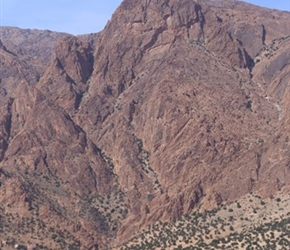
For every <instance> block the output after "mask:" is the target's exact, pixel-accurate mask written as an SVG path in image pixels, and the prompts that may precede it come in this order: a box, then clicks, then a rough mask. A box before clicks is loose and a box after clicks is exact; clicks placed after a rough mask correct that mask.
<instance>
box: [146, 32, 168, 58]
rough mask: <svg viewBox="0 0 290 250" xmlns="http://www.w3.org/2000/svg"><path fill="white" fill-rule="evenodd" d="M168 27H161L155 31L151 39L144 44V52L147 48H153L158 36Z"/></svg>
mask: <svg viewBox="0 0 290 250" xmlns="http://www.w3.org/2000/svg"><path fill="white" fill-rule="evenodd" d="M165 30H166V28H165V27H159V28H158V29H157V30H156V31H155V33H154V34H153V36H152V38H151V40H150V41H149V42H148V43H147V44H145V45H144V47H143V49H142V52H143V53H144V52H145V51H146V50H147V49H149V48H151V47H152V46H153V45H154V44H155V43H156V41H157V39H158V37H159V36H160V35H161V34H162V33H163V31H165Z"/></svg>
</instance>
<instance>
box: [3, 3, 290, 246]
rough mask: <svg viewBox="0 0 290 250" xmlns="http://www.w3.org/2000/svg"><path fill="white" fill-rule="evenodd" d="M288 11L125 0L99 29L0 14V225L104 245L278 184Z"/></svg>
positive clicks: (15, 232)
mask: <svg viewBox="0 0 290 250" xmlns="http://www.w3.org/2000/svg"><path fill="white" fill-rule="evenodd" d="M289 19H290V13H289V12H282V11H276V10H269V9H264V8H260V7H257V6H254V5H250V4H246V3H243V2H240V1H234V0H228V1H211V0H199V1H193V0H184V1H181V0H162V1H157V0H149V1H147V0H134V1H132V0H124V1H123V2H122V3H121V5H120V7H119V8H118V9H117V10H116V12H115V13H114V14H113V16H112V19H111V20H110V22H108V24H107V25H106V27H105V28H104V30H103V31H101V32H100V33H98V34H91V35H85V36H79V37H74V36H72V35H68V34H61V33H55V32H50V31H37V30H21V29H18V28H11V27H1V37H2V41H1V42H0V63H1V65H0V78H1V79H0V104H1V105H0V185H1V186H0V194H1V195H0V222H1V223H2V224H1V225H0V230H1V239H2V238H3V240H6V242H8V243H9V244H10V245H12V244H13V243H14V242H20V243H22V244H32V245H37V246H38V248H39V249H112V248H113V247H115V246H122V244H123V243H126V242H127V243H128V242H130V239H132V237H133V236H134V235H139V233H138V232H139V231H141V230H145V229H146V228H147V226H150V225H152V227H154V225H159V224H160V225H162V226H163V225H164V223H173V222H172V221H176V220H177V221H179V219H180V218H186V217H184V216H189V217H188V218H189V219H188V221H190V219H194V220H201V219H199V217H200V218H203V216H206V213H205V215H203V214H201V212H200V211H217V210H215V209H220V210H222V209H223V208H222V207H221V205H223V204H224V206H229V209H230V208H231V206H233V205H225V204H233V203H231V202H233V201H238V200H239V199H244V198H242V197H246V195H247V194H249V193H250V192H253V193H255V194H256V196H259V197H261V199H267V198H269V197H270V196H271V195H274V196H275V195H277V192H278V191H279V192H281V194H286V193H287V192H288V191H289V188H290V185H289V184H290V183H289V181H288V180H289V177H290V168H289V164H290V158H289V155H290V148H289V145H288V144H289V136H288V135H289V132H290V126H289V124H290V123H289V119H290V116H289V112H287V111H288V110H289V94H290V92H289V87H288V83H289V79H290V55H289V53H290V52H289V51H290V50H289V48H290V31H289ZM275 197H276V196H275ZM279 197H280V196H279ZM277 199H278V198H277ZM285 199H286V200H287V198H285ZM271 204H272V203H271ZM283 204H286V203H283ZM287 204H288V203H287ZM271 206H272V205H271ZM271 206H270V207H271ZM283 208H285V209H286V205H285V206H284V207H283ZM197 209H200V210H197ZM231 209H233V208H231ZM259 211H260V209H259V210H258V211H257V214H260V212H259ZM263 211H264V210H263ZM278 211H280V210H278ZM281 211H282V210H281ZM281 211H280V212H281ZM278 213H279V212H278ZM261 214H262V215H261V216H263V213H261ZM235 215H236V216H235V218H234V219H231V220H232V221H233V220H238V219H240V218H241V217H244V215H243V214H239V213H236V214H235ZM220 216H224V217H223V218H224V219H223V220H230V218H229V216H233V215H231V214H230V213H229V214H228V213H227V214H226V215H220ZM226 216H228V217H227V218H226ZM281 216H284V217H283V218H282V217H281V218H280V221H278V222H277V223H282V224H283V225H285V223H286V224H287V223H288V220H286V222H284V221H283V219H284V218H286V219H287V213H284V212H283V213H282V212H281ZM259 218H260V217H259ZM270 222H272V221H271V220H270V219H269V220H268V219H267V220H266V222H264V224H263V223H260V224H259V226H263V225H266V223H270ZM156 223H157V224H156ZM158 223H159V224H158ZM227 223H228V222H227ZM237 223H238V224H239V225H238V226H236V224H235V223H233V225H232V226H233V228H234V230H235V228H241V224H242V223H240V222H237ZM257 223H259V221H258V222H257ZM273 223H274V222H273ZM221 224H222V223H221ZM246 224H247V225H246V226H247V228H246V231H245V232H246V233H249V234H250V233H251V232H252V231H251V230H256V229H257V227H255V225H250V226H252V228H251V227H250V226H249V224H251V223H246ZM252 224H255V220H254V219H253V223H252ZM220 226H222V225H220ZM175 227H178V226H176V225H175ZM188 227H190V226H188ZM200 227H202V225H201V226H200ZM200 227H199V228H200ZM165 228H166V227H165ZM164 230H165V229H164ZM166 230H167V228H166ZM168 230H169V231H170V230H171V229H168ZM172 230H173V229H172ZM174 230H175V229H174ZM174 230H173V231H174ZM190 230H191V229H190ZM198 230H199V229H198ZM175 231H176V230H175ZM175 231H174V232H175ZM230 231H232V230H231V229H230ZM240 232H241V231H238V230H237V231H236V232H235V233H236V234H240ZM172 233H173V232H172ZM140 234H141V233H140ZM252 234H255V233H252ZM2 235H3V236H2ZM175 235H176V236H174V237H177V236H178V234H175ZM255 235H256V234H255ZM230 236H231V234H229V233H228V234H222V235H221V236H220V235H218V233H214V234H212V238H213V239H212V240H216V241H214V244H217V245H218V244H225V243H224V242H223V241H224V240H225V237H230ZM144 237H145V236H144ZM178 237H179V236H178ZM180 237H181V236H180ZM192 237H193V236H192V235H191V236H186V237H184V242H183V241H182V240H181V241H182V242H183V243H184V244H183V243H182V244H181V246H180V247H181V248H182V247H184V248H186V247H190V244H189V243H188V244H187V243H186V242H185V241H188V242H191V241H192V242H193V241H194V240H193V239H192ZM202 237H203V236H202ZM243 237H244V236H243ZM259 237H260V236H259ZM261 237H262V236H261ZM269 237H270V236H269ZM279 237H280V236H279ZM145 238H146V237H145ZM145 238H144V239H145ZM153 238H154V237H153ZM281 238H283V237H282V236H281ZM223 239H224V240H223ZM259 239H260V238H259ZM225 241H228V238H227V240H225ZM147 242H148V241H147ZM175 242H176V241H175ZM202 242H204V243H202V244H204V245H203V246H204V247H205V246H206V245H207V246H210V244H212V241H209V240H208V241H207V240H206V239H204V238H202ZM220 242H221V243H220ZM278 242H279V241H278ZM139 243H140V240H138V244H139ZM172 243H173V242H172ZM144 244H145V242H144ZM269 244H270V243H269ZM123 246H124V245H123ZM128 247H130V245H126V248H128ZM160 247H162V246H161V245H160ZM164 247H165V246H163V248H164ZM168 247H169V245H168ZM239 247H240V248H241V249H244V248H243V247H246V243H245V245H244V246H242V243H241V244H240V245H239ZM126 248H125V249H126ZM134 249H140V247H139V248H138V245H137V246H135V248H134ZM148 249H149V248H148ZM173 249H174V248H173ZM205 249H207V248H205ZM209 249H210V248H209ZM233 249H236V248H234V247H233Z"/></svg>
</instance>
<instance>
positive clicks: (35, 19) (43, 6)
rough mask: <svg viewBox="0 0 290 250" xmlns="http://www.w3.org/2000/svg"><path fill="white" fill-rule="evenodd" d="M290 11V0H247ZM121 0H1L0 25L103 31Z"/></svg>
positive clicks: (73, 30)
mask: <svg viewBox="0 0 290 250" xmlns="http://www.w3.org/2000/svg"><path fill="white" fill-rule="evenodd" d="M245 1H246V2H250V3H253V4H256V5H260V6H264V7H269V8H276V9H280V10H287V11H290V0H245ZM120 3H121V0H81V1H79V0H0V6H1V7H0V25H3V26H17V27H21V28H37V29H49V30H53V31H62V32H68V33H71V34H86V33H93V32H97V31H100V30H101V29H103V27H104V26H105V24H106V23H107V21H108V20H109V19H110V18H111V15H112V13H113V12H114V10H115V9H116V8H117V7H118V6H119V5H120Z"/></svg>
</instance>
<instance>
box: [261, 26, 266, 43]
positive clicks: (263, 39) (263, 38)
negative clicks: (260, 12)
mask: <svg viewBox="0 0 290 250" xmlns="http://www.w3.org/2000/svg"><path fill="white" fill-rule="evenodd" d="M266 35H267V32H266V28H265V25H264V24H262V42H263V45H265V41H266Z"/></svg>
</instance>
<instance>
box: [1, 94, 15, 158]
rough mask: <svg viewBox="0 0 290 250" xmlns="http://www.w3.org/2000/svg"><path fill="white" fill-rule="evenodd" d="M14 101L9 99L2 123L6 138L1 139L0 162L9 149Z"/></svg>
mask: <svg viewBox="0 0 290 250" xmlns="http://www.w3.org/2000/svg"><path fill="white" fill-rule="evenodd" d="M13 102H14V99H13V98H10V99H9V100H8V103H7V115H6V118H5V121H4V129H5V132H6V136H5V137H4V138H2V139H3V144H2V150H1V155H0V162H1V161H3V159H4V158H5V154H6V151H7V149H8V147H9V141H10V140H11V127H12V105H13Z"/></svg>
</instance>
